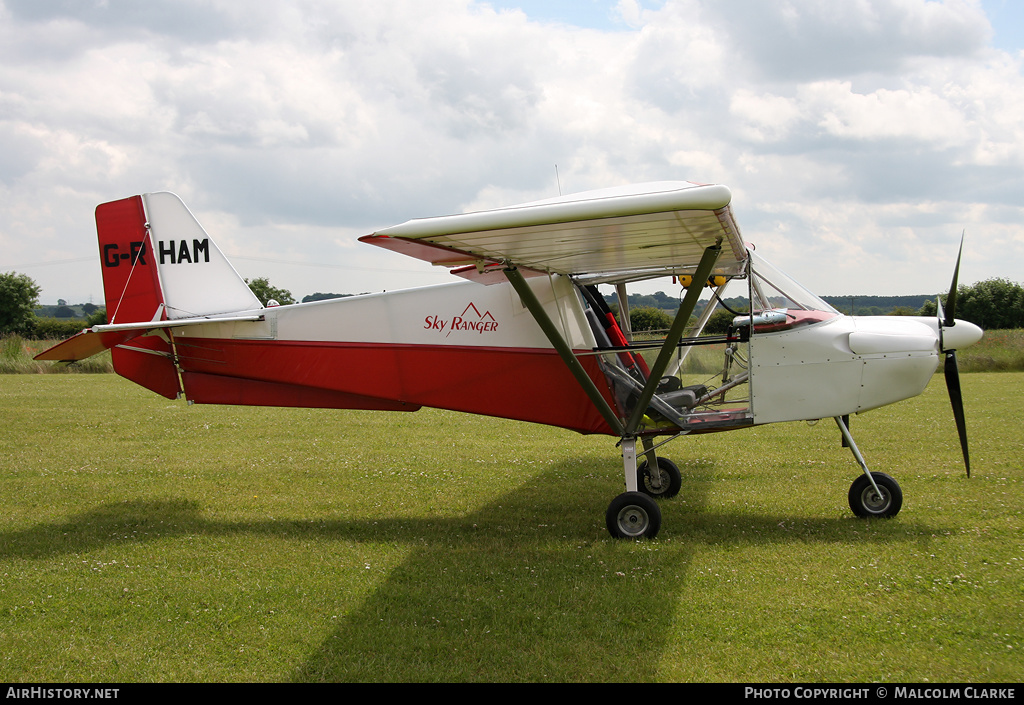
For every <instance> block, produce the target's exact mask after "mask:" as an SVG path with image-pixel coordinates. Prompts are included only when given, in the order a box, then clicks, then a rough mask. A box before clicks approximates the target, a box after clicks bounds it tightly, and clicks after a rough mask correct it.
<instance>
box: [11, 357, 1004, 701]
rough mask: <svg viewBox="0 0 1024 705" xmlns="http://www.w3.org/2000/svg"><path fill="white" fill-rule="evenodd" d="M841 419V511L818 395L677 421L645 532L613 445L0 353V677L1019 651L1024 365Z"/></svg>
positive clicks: (891, 676) (992, 672) (392, 677)
mask: <svg viewBox="0 0 1024 705" xmlns="http://www.w3.org/2000/svg"><path fill="white" fill-rule="evenodd" d="M962 382H963V386H964V396H965V400H966V405H967V415H968V423H969V432H970V436H971V444H972V460H973V462H974V468H973V470H974V472H973V477H972V478H971V479H970V480H968V479H966V478H965V477H964V472H963V468H962V466H961V460H960V452H959V448H958V444H957V440H956V433H955V430H954V428H953V422H952V415H951V413H950V411H949V407H948V402H947V399H946V395H945V389H944V387H943V385H942V379H941V376H936V378H935V381H934V382H933V384H932V385H931V386H930V387H929V389H928V390H927V391H926V393H925V394H924V395H922V396H921V397H918V398H917V399H914V400H911V401H908V402H903V403H901V404H897V405H894V406H890V407H886V408H884V409H879V410H876V411H872V412H870V413H868V414H865V415H864V416H860V417H854V418H853V421H852V430H853V433H854V435H855V437H856V438H857V440H858V443H859V444H860V446H861V450H862V451H863V452H864V454H865V456H866V458H867V461H868V463H869V465H871V466H872V467H873V469H876V470H885V471H886V472H889V473H890V474H892V475H894V476H895V477H896V478H897V479H899V481H900V482H901V484H902V486H903V490H904V494H905V502H904V507H903V511H902V513H901V514H900V515H899V516H898V517H896V518H895V519H893V520H889V521H883V520H877V521H864V520H858V519H855V518H853V516H852V514H851V512H850V510H849V509H848V507H847V502H846V493H847V489H848V487H849V483H850V482H851V481H852V479H853V478H854V477H856V475H857V473H858V469H857V467H856V465H855V463H854V460H853V458H852V456H851V455H850V453H849V451H848V450H846V449H843V448H841V447H840V444H839V434H838V431H837V429H836V428H835V425H834V424H832V423H830V422H827V421H823V422H821V423H819V424H817V425H816V426H808V425H807V424H803V423H794V424H782V425H774V426H769V427H763V428H756V429H750V430H745V431H739V432H736V433H728V434H717V435H712V436H700V437H694V438H684V439H681V440H679V441H677V442H675V443H674V444H673V445H671V446H668V447H667V448H666V450H665V454H666V455H667V456H669V457H671V458H673V459H674V460H675V461H676V462H677V463H678V464H679V465H680V467H681V469H682V472H683V478H684V481H683V490H682V492H681V493H680V496H679V497H677V498H675V499H674V500H669V501H666V502H664V503H662V509H663V513H664V523H663V526H662V531H661V534H659V536H658V538H657V539H656V540H653V541H646V542H637V543H634V542H628V541H614V540H612V539H610V538H609V537H608V535H607V532H606V530H605V528H604V511H605V508H606V507H607V505H608V502H609V501H610V500H611V499H612V498H613V497H614V496H615V495H617V494H618V493H619V492H621V491H622V471H621V461H620V460H619V459H618V457H617V455H616V451H615V449H614V440H613V439H609V438H606V437H582V436H578V435H575V434H573V433H570V432H567V431H560V430H557V429H551V428H545V427H540V426H534V425H528V424H523V423H517V422H511V421H502V420H495V419H487V418H481V417H474V416H467V415H461V414H455V413H448V412H443V411H435V410H426V409H425V410H423V411H420V412H417V413H415V414H407V415H403V414H388V413H377V412H343V411H320V410H305V409H265V408H237V407H204V406H192V407H189V406H186V405H185V404H184V403H180V402H170V401H167V400H165V399H162V398H160V397H158V396H156V395H154V394H152V393H150V392H147V391H146V390H144V389H141V388H139V387H137V386H135V385H133V384H131V383H130V382H127V381H126V380H123V379H121V378H119V377H117V376H114V375H6V376H3V377H2V378H0V410H2V411H0V413H2V418H3V419H4V425H3V429H2V430H0V451H2V452H0V481H2V485H0V486H2V488H3V491H2V494H0V509H2V511H0V643H2V644H3V649H2V651H0V681H7V682H25V681H69V682H70V681H94V682H96V681H114V682H134V681H322V680H326V681H628V682H634V681H636V682H650V681H754V682H761V681H772V682H779V681H783V682H787V681H816V682H817V681H886V682H962V681H1003V682H1019V681H1020V680H1021V679H1022V677H1024V639H1022V629H1021V625H1022V623H1024V550H1022V548H1024V534H1022V529H1024V517H1022V504H1024V502H1022V498H1024V493H1022V489H1024V488H1022V481H1024V466H1022V458H1024V441H1022V436H1021V428H1022V422H1024V414H1022V412H1021V409H1020V405H1019V400H1020V399H1021V398H1022V396H1024V374H1020V373H991V374H983V375H964V376H963V377H962Z"/></svg>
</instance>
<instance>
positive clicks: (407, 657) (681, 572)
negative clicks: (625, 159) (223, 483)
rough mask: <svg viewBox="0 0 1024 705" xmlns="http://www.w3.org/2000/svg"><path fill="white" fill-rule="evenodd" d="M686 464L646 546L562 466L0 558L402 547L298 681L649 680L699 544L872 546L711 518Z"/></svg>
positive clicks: (167, 509) (12, 545)
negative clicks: (502, 484)
mask: <svg viewBox="0 0 1024 705" xmlns="http://www.w3.org/2000/svg"><path fill="white" fill-rule="evenodd" d="M681 467H682V470H683V473H684V486H683V497H685V499H683V497H681V498H680V500H681V501H677V502H672V501H669V502H665V503H663V504H662V507H663V512H664V515H665V520H664V523H663V526H662V534H661V536H660V537H659V538H658V539H657V540H655V541H649V542H636V543H634V542H620V541H614V540H611V539H609V538H607V534H606V533H605V529H604V527H603V523H604V522H603V513H604V509H605V507H606V505H607V502H608V501H610V499H611V496H606V495H605V490H606V488H602V484H603V483H592V484H591V485H587V484H573V483H566V482H565V478H566V477H570V476H571V470H570V469H566V468H555V469H553V470H551V471H549V472H547V473H544V474H543V475H540V476H538V477H535V478H534V479H533V480H532V481H531V482H529V483H527V484H525V485H523V486H521V487H519V488H517V489H516V490H515V491H513V492H510V493H508V494H506V495H503V496H501V497H499V498H497V499H496V500H495V501H493V502H491V503H490V504H489V505H488V506H486V507H484V508H482V509H481V510H480V511H478V512H475V513H473V514H470V515H468V516H465V517H458V518H438V519H429V518H423V519H415V518H414V519H404V518H387V517H380V518H377V519H367V520H344V519H339V520H322V521H308V520H307V521H291V520H268V521H239V522H224V521H216V520H210V519H206V518H204V517H203V516H202V513H201V507H200V506H199V505H198V504H197V503H195V502H192V501H185V500H175V499H169V500H139V501H131V502H122V503H116V504H108V505H102V506H100V507H98V508H96V509H95V510H92V511H90V512H86V513H84V514H80V515H78V516H76V517H73V518H71V519H69V520H68V521H66V522H61V523H51V524H40V525H37V526H35V527H32V528H29V529H25V530H21V531H15V532H8V533H6V534H0V557H2V558H25V559H34V558H44V557H47V556H51V555H57V554H64V553H69V554H75V553H81V552H87V551H90V550H94V549H97V548H100V547H103V546H105V545H108V544H115V543H121V542H130V541H147V540H153V539H157V538H167V537H174V536H189V535H214V536H216V535H256V536H271V537H281V538H289V539H292V538H305V539H310V538H312V539H315V540H321V541H345V542H353V543H356V542H368V543H378V542H391V543H396V544H405V545H409V546H412V547H413V549H414V550H412V551H411V553H410V555H409V556H408V557H407V558H406V559H405V560H404V562H403V563H402V564H401V565H399V566H398V567H396V568H395V569H393V570H391V571H390V572H389V573H388V576H387V578H386V579H385V580H384V581H383V582H382V583H381V584H380V585H379V586H377V587H376V588H375V589H374V590H373V592H372V593H371V594H370V595H369V596H368V597H367V599H365V600H364V601H363V602H362V604H361V606H360V607H359V608H358V609H356V610H355V611H353V612H350V613H349V614H347V615H345V616H344V619H343V620H342V621H341V623H340V624H339V625H338V627H337V628H336V629H335V630H334V631H333V633H331V634H329V635H328V637H327V638H326V639H325V640H324V641H323V643H322V644H321V645H320V646H319V647H318V648H317V649H315V650H314V651H313V652H312V653H311V654H309V656H308V657H307V658H306V660H305V662H304V663H301V664H298V665H297V666H296V667H295V669H294V671H293V673H292V674H291V678H292V679H293V680H295V681H301V682H308V681H348V682H352V681H355V682H368V681H395V680H402V681H422V682H425V681H441V682H443V681H502V682H510V681H599V680H607V681H630V682H632V681H651V680H655V679H656V676H657V673H656V669H657V666H658V661H659V654H660V653H661V652H662V651H663V650H664V648H665V645H666V642H667V641H668V639H669V636H670V629H671V628H672V624H673V619H674V615H675V612H676V609H675V605H676V603H677V602H678V601H679V600H685V599H686V591H687V586H686V583H687V571H688V568H689V565H690V563H691V561H692V559H693V556H694V553H695V551H697V550H698V549H699V548H700V547H701V546H706V545H709V544H722V543H733V542H734V543H737V544H740V545H743V544H747V543H775V542H789V541H803V542H806V541H821V542H832V541H837V542H839V541H842V542H845V541H857V540H863V539H864V536H863V527H864V526H865V525H864V523H863V522H859V521H855V520H852V519H839V518H836V519H824V520H823V519H817V520H807V521H802V522H800V526H799V527H798V526H797V525H796V523H795V522H794V521H793V519H792V517H768V516H757V515H747V514H742V515H741V514H734V515H730V514H723V513H718V514H712V515H709V514H707V513H706V512H705V508H706V504H707V502H706V498H707V493H708V488H709V487H710V482H711V480H710V475H711V474H713V473H712V472H709V471H708V467H707V466H703V467H701V468H696V467H691V468H689V470H690V471H693V472H690V473H688V468H687V467H686V465H685V463H683V464H681ZM552 488H559V489H558V490H553V489H552ZM787 525H788V526H787ZM888 539H889V540H891V539H892V535H889V536H888ZM876 540H878V539H877V537H876ZM882 540H885V539H884V538H883V539H882Z"/></svg>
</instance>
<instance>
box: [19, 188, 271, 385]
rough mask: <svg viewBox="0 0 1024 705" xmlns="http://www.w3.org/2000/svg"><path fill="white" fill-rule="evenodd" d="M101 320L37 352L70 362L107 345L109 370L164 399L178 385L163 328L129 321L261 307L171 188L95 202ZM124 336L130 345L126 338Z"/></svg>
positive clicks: (39, 357) (167, 337) (172, 318)
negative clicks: (102, 306) (110, 361)
mask: <svg viewBox="0 0 1024 705" xmlns="http://www.w3.org/2000/svg"><path fill="white" fill-rule="evenodd" d="M96 232H97V234H98V236H99V245H100V261H101V265H102V270H103V293H104V297H105V299H106V304H107V320H108V321H109V324H108V325H107V326H97V328H96V329H93V330H91V331H87V332H85V333H83V334H80V335H79V336H76V337H75V338H72V339H71V340H68V341H65V342H63V343H61V344H59V345H57V346H55V347H54V348H51V349H50V350H47V351H45V352H44V353H41V354H40V355H38V356H37V359H50V360H53V359H59V360H74V359H82V358H84V357H88V356H89V355H93V354H95V353H97V352H100V351H101V350H104V349H106V348H111V354H112V356H113V362H114V370H115V371H116V372H117V373H118V374H119V375H121V376H122V377H127V378H128V379H130V380H132V381H133V382H136V383H138V384H140V385H142V386H143V387H146V388H147V389H151V390H153V391H154V392H157V393H158V394H162V395H163V396H165V397H168V398H171V399H173V398H175V397H176V396H177V395H178V393H179V392H180V391H181V385H180V381H179V378H178V370H177V367H175V365H174V362H173V349H172V346H171V342H170V340H171V338H170V334H169V333H161V334H160V335H146V333H147V332H149V331H153V332H156V331H158V330H162V329H158V328H156V327H152V328H146V327H141V328H140V327H138V326H131V325H130V324H138V323H148V322H155V321H173V320H176V319H188V318H197V317H202V316H211V315H216V314H224V313H234V312H239V311H252V310H255V309H261V308H263V306H262V304H261V303H260V301H259V299H257V298H256V296H255V294H253V293H252V291H250V290H249V287H248V285H246V283H245V281H244V280H243V279H242V278H241V277H240V276H239V275H238V272H236V271H235V269H234V267H232V266H231V263H230V262H228V260H227V258H226V257H225V256H224V253H223V252H221V251H220V248H219V247H217V244H216V243H215V242H213V240H212V239H210V236H209V235H207V234H206V231H205V230H203V227H202V226H201V225H200V224H199V222H198V221H197V220H196V219H195V216H193V215H192V213H191V212H190V211H189V210H188V208H186V207H185V204H184V203H182V202H181V199H179V198H178V197H177V196H175V195H174V194H172V193H166V192H165V193H152V194H145V195H142V196H132V197H131V198H125V199H122V200H120V201H112V202H110V203H104V204H102V205H100V206H99V207H97V208H96ZM129 341H130V344H129Z"/></svg>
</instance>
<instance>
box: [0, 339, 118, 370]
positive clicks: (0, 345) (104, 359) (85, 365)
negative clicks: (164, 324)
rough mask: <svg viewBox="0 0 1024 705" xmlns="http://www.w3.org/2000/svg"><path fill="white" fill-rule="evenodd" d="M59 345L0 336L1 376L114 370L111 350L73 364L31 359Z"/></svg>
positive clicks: (53, 341) (51, 342) (47, 341)
mask: <svg viewBox="0 0 1024 705" xmlns="http://www.w3.org/2000/svg"><path fill="white" fill-rule="evenodd" d="M57 342H58V341H56V340H27V339H25V338H22V337H21V336H20V335H0V374H65V373H72V374H73V373H87V374H92V373H106V372H113V371H114V365H113V363H112V362H111V358H110V351H109V350H104V351H103V352H102V353H100V354H99V355H94V356H93V357H91V358H89V359H87V360H82V361H80V362H75V363H72V364H67V363H62V362H46V361H42V360H33V359H32V358H33V357H34V356H36V355H38V354H39V353H41V352H42V351H44V350H46V349H47V348H50V347H52V346H54V345H56V344H57Z"/></svg>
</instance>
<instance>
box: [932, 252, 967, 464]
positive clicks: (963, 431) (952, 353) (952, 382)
mask: <svg viewBox="0 0 1024 705" xmlns="http://www.w3.org/2000/svg"><path fill="white" fill-rule="evenodd" d="M963 252H964V236H963V234H961V235H960V252H959V253H957V256H956V267H954V269H953V283H952V284H951V285H950V287H949V294H948V295H947V296H946V310H945V311H943V308H942V297H939V296H937V297H935V303H936V309H937V312H938V316H939V349H940V350H942V352H944V353H945V354H946V361H945V364H944V366H943V372H944V373H945V377H946V389H947V390H948V391H949V401H950V404H952V405H953V418H954V420H955V421H956V432H957V434H958V435H959V436H960V448H961V450H963V453H964V466H965V467H966V468H967V477H970V476H971V458H970V454H969V453H968V451H967V421H966V419H965V418H964V397H963V394H962V393H961V391H960V370H959V368H958V367H957V364H956V349H955V348H952V347H951V348H949V349H947V348H946V335H945V332H946V329H947V328H953V326H955V325H956V287H957V278H958V277H959V276H960V257H961V256H962V255H963ZM949 337H950V339H951V340H950V343H949V344H950V345H954V344H955V342H954V341H953V340H952V339H953V338H954V336H949Z"/></svg>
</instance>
